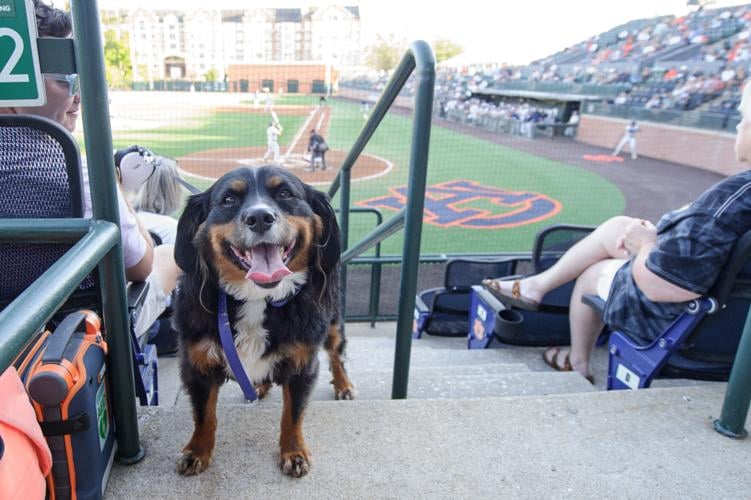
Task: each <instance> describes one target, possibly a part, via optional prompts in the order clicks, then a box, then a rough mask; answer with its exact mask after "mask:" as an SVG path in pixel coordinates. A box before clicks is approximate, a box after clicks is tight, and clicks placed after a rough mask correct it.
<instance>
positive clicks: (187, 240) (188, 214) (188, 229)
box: [175, 189, 211, 273]
mask: <svg viewBox="0 0 751 500" xmlns="http://www.w3.org/2000/svg"><path fill="white" fill-rule="evenodd" d="M209 200H211V189H208V190H207V191H205V192H203V193H200V194H194V195H193V196H191V197H190V198H188V203H187V204H186V205H185V210H183V213H182V215H181V216H180V220H178V221H177V235H176V236H175V262H177V265H178V266H179V267H180V269H182V270H183V271H185V272H188V273H191V272H194V271H195V270H196V266H197V264H198V249H197V248H196V247H195V245H193V238H195V236H196V232H197V231H198V228H199V227H200V226H201V224H203V222H204V221H205V220H206V218H207V217H208V215H209Z"/></svg>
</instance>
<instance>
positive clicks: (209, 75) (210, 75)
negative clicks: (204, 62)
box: [204, 68, 219, 82]
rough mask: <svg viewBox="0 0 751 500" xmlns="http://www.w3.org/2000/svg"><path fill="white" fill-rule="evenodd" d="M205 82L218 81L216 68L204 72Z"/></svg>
mask: <svg viewBox="0 0 751 500" xmlns="http://www.w3.org/2000/svg"><path fill="white" fill-rule="evenodd" d="M204 77H205V78H206V81H207V82H215V81H217V80H218V79H219V77H218V72H217V70H216V68H211V69H209V70H208V71H206V74H205V75H204Z"/></svg>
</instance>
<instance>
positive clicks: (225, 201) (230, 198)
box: [222, 194, 237, 206]
mask: <svg viewBox="0 0 751 500" xmlns="http://www.w3.org/2000/svg"><path fill="white" fill-rule="evenodd" d="M235 203H237V197H236V196H232V195H231V194H230V195H227V196H225V197H224V199H223V200H222V205H225V206H229V205H234V204H235Z"/></svg>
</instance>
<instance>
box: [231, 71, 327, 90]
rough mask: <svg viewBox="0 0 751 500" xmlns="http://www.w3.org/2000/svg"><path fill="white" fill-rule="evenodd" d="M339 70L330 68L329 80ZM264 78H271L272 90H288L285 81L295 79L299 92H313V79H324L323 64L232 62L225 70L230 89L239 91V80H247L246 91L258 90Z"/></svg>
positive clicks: (260, 88)
mask: <svg viewBox="0 0 751 500" xmlns="http://www.w3.org/2000/svg"><path fill="white" fill-rule="evenodd" d="M338 77H339V72H338V71H336V70H335V69H333V68H332V70H331V81H336V79H337V78H338ZM264 80H272V81H273V86H274V92H277V91H278V90H279V89H283V90H284V91H285V92H289V89H288V88H287V83H288V82H289V81H290V80H297V82H298V85H299V88H298V90H297V91H298V92H299V93H301V94H310V93H312V92H313V81H314V80H319V81H326V65H325V64H318V63H314V64H305V63H303V64H295V63H290V64H232V65H230V67H229V70H228V71H227V82H228V85H229V89H230V91H233V92H240V91H241V88H240V82H242V81H247V91H248V92H254V91H256V90H258V91H260V90H262V88H263V81H264Z"/></svg>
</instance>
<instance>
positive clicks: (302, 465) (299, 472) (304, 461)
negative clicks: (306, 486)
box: [279, 449, 310, 477]
mask: <svg viewBox="0 0 751 500" xmlns="http://www.w3.org/2000/svg"><path fill="white" fill-rule="evenodd" d="M279 467H280V468H281V469H282V472H284V473H285V474H287V475H288V476H292V477H303V476H304V475H305V474H307V473H308V471H309V470H310V452H309V451H308V450H307V449H303V450H301V451H290V452H282V453H281V454H280V456H279Z"/></svg>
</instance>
